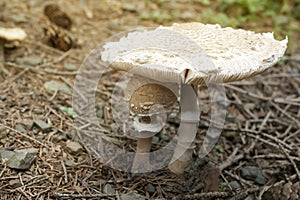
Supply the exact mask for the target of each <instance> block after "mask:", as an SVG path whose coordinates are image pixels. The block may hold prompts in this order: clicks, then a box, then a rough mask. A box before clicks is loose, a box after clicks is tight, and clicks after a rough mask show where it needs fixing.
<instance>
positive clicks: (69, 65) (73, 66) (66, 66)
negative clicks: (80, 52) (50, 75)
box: [64, 63, 78, 71]
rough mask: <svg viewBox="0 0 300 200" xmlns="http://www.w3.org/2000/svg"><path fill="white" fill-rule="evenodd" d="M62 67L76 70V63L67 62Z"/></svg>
mask: <svg viewBox="0 0 300 200" xmlns="http://www.w3.org/2000/svg"><path fill="white" fill-rule="evenodd" d="M64 69H65V70H67V71H76V70H78V67H77V66H76V65H73V64H69V63H67V64H64Z"/></svg>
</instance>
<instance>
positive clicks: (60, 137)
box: [52, 132, 68, 142]
mask: <svg viewBox="0 0 300 200" xmlns="http://www.w3.org/2000/svg"><path fill="white" fill-rule="evenodd" d="M67 140H68V137H67V135H66V134H65V133H61V132H58V133H56V134H55V135H53V137H52V141H53V142H60V141H67Z"/></svg>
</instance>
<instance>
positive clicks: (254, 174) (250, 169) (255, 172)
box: [241, 166, 266, 185]
mask: <svg viewBox="0 0 300 200" xmlns="http://www.w3.org/2000/svg"><path fill="white" fill-rule="evenodd" d="M241 177H243V178H245V179H247V180H251V181H254V182H255V183H257V184H259V185H264V184H265V183H266V180H265V177H264V176H263V174H262V171H261V169H260V168H258V167H255V166H245V167H243V168H241Z"/></svg>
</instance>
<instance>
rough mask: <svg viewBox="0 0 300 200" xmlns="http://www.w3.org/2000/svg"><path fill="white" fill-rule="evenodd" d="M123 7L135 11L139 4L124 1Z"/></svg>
mask: <svg viewBox="0 0 300 200" xmlns="http://www.w3.org/2000/svg"><path fill="white" fill-rule="evenodd" d="M122 9H123V10H126V11H129V12H135V11H136V10H137V5H136V4H135V3H122Z"/></svg>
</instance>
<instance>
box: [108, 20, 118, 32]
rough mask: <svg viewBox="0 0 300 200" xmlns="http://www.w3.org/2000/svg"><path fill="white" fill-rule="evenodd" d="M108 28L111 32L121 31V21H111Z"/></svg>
mask: <svg viewBox="0 0 300 200" xmlns="http://www.w3.org/2000/svg"><path fill="white" fill-rule="evenodd" d="M107 27H108V28H109V29H110V30H119V29H120V27H121V26H120V20H119V19H113V20H110V21H109V22H108V25H107Z"/></svg>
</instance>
